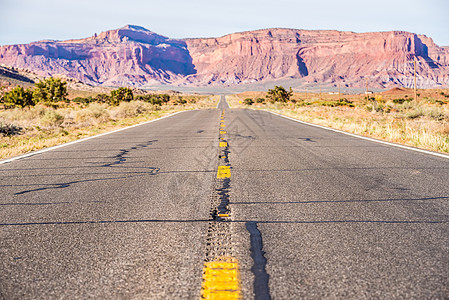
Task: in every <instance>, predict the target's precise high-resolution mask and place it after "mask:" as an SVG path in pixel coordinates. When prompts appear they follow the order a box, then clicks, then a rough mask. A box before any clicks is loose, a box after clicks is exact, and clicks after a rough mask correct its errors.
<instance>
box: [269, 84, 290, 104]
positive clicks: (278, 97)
mask: <svg viewBox="0 0 449 300" xmlns="http://www.w3.org/2000/svg"><path fill="white" fill-rule="evenodd" d="M292 95H293V91H292V88H290V91H288V92H287V91H286V90H285V89H284V87H282V86H277V85H275V86H274V89H271V90H268V93H267V98H268V99H270V102H272V103H274V102H284V103H286V102H288V101H289V100H290V97H291V96H292Z"/></svg>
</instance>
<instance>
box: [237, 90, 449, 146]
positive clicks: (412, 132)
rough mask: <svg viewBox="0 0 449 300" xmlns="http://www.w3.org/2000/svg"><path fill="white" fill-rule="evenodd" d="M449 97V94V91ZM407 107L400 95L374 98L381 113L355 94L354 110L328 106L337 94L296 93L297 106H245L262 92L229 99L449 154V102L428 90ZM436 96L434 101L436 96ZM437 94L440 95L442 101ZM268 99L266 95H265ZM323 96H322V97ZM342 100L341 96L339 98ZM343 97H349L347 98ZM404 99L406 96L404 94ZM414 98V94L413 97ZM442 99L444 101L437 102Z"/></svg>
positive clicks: (353, 96) (257, 107) (275, 104)
mask: <svg viewBox="0 0 449 300" xmlns="http://www.w3.org/2000/svg"><path fill="white" fill-rule="evenodd" d="M432 91H433V93H432ZM446 92H447V93H446V94H448V95H449V91H447V90H446ZM422 94H423V92H422V91H421V97H420V99H419V100H418V101H417V102H415V101H410V102H405V103H403V104H398V103H394V102H393V99H398V95H397V94H396V95H385V94H384V95H383V97H379V96H382V94H377V95H373V97H376V98H377V99H378V101H376V103H377V105H378V108H379V109H378V111H373V102H371V101H367V100H365V99H364V95H363V96H360V95H351V96H348V98H352V101H353V103H352V104H351V105H354V107H349V106H336V107H330V106H325V105H329V104H332V103H336V101H337V99H338V98H336V96H335V95H329V96H328V95H322V100H319V99H311V98H305V95H299V94H295V95H294V96H293V97H292V98H293V99H301V96H302V99H307V100H298V101H297V102H296V103H291V102H290V103H286V104H280V103H274V104H273V103H269V102H267V103H265V104H253V105H251V106H248V105H244V104H243V100H244V99H245V98H248V97H251V98H255V97H260V96H261V95H260V94H259V93H257V94H256V93H243V94H239V95H234V96H232V97H229V98H228V101H229V102H230V104H231V106H233V107H246V108H255V109H265V110H269V111H273V112H277V113H280V114H283V115H286V116H290V117H293V118H296V119H299V120H302V121H306V122H310V123H314V124H319V125H323V126H327V127H330V128H334V129H339V130H342V131H346V132H350V133H355V134H359V135H363V136H368V137H372V138H376V139H381V140H386V141H390V142H394V143H399V144H403V145H409V146H413V147H417V148H421V149H427V150H432V151H438V152H443V153H449V103H448V102H445V103H440V102H444V101H445V100H446V101H449V99H447V98H445V97H444V96H441V95H440V91H438V93H436V92H435V91H434V90H430V91H426V93H425V94H428V95H429V96H428V97H427V98H426V99H423V98H424V97H423V95H422ZM431 95H433V98H432V96H431ZM436 95H438V96H440V97H439V98H437V97H436ZM262 96H264V95H262ZM318 96H319V95H318ZM337 97H338V95H337ZM343 97H347V96H346V95H345V96H343ZM399 97H400V98H404V95H400V96H399ZM408 97H410V98H413V93H411V94H409V96H408ZM436 100H439V101H440V102H438V101H436Z"/></svg>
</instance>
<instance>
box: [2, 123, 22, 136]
mask: <svg viewBox="0 0 449 300" xmlns="http://www.w3.org/2000/svg"><path fill="white" fill-rule="evenodd" d="M21 132H22V128H21V127H18V126H15V125H12V124H2V123H0V135H3V136H12V135H17V134H20V133H21Z"/></svg>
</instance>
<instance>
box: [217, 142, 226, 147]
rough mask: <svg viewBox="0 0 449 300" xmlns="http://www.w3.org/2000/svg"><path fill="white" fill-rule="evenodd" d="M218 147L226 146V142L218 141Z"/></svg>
mask: <svg viewBox="0 0 449 300" xmlns="http://www.w3.org/2000/svg"><path fill="white" fill-rule="evenodd" d="M219 146H220V148H226V147H227V146H228V143H227V142H220V143H219Z"/></svg>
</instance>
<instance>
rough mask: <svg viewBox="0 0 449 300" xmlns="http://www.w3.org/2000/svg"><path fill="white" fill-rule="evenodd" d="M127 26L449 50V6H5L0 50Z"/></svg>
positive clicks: (36, 1)
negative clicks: (414, 41)
mask: <svg viewBox="0 0 449 300" xmlns="http://www.w3.org/2000/svg"><path fill="white" fill-rule="evenodd" d="M126 24H133V25H140V26H143V27H146V28H147V29H149V30H151V31H154V32H156V33H158V34H162V35H165V36H168V37H171V38H188V37H218V36H222V35H225V34H229V33H233V32H238V31H246V30H253V29H261V28H271V27H286V28H297V29H336V30H345V31H355V32H368V31H390V30H404V31H410V32H414V33H420V34H425V35H427V36H430V37H432V38H433V39H434V41H435V42H436V43H437V44H439V45H440V46H449V1H448V0H409V1H406V0H376V1H369V2H368V1H363V0H322V1H318V0H308V1H305V0H297V1H294V0H257V1H253V0H248V1H245V0H223V1H216V0H127V1H119V0H71V1H68V0H0V45H6V44H17V43H29V42H32V41H37V40H41V39H57V40H64V39H71V38H84V37H89V36H91V35H92V34H93V33H100V32H101V31H105V30H109V29H115V28H119V27H122V26H124V25H126Z"/></svg>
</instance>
